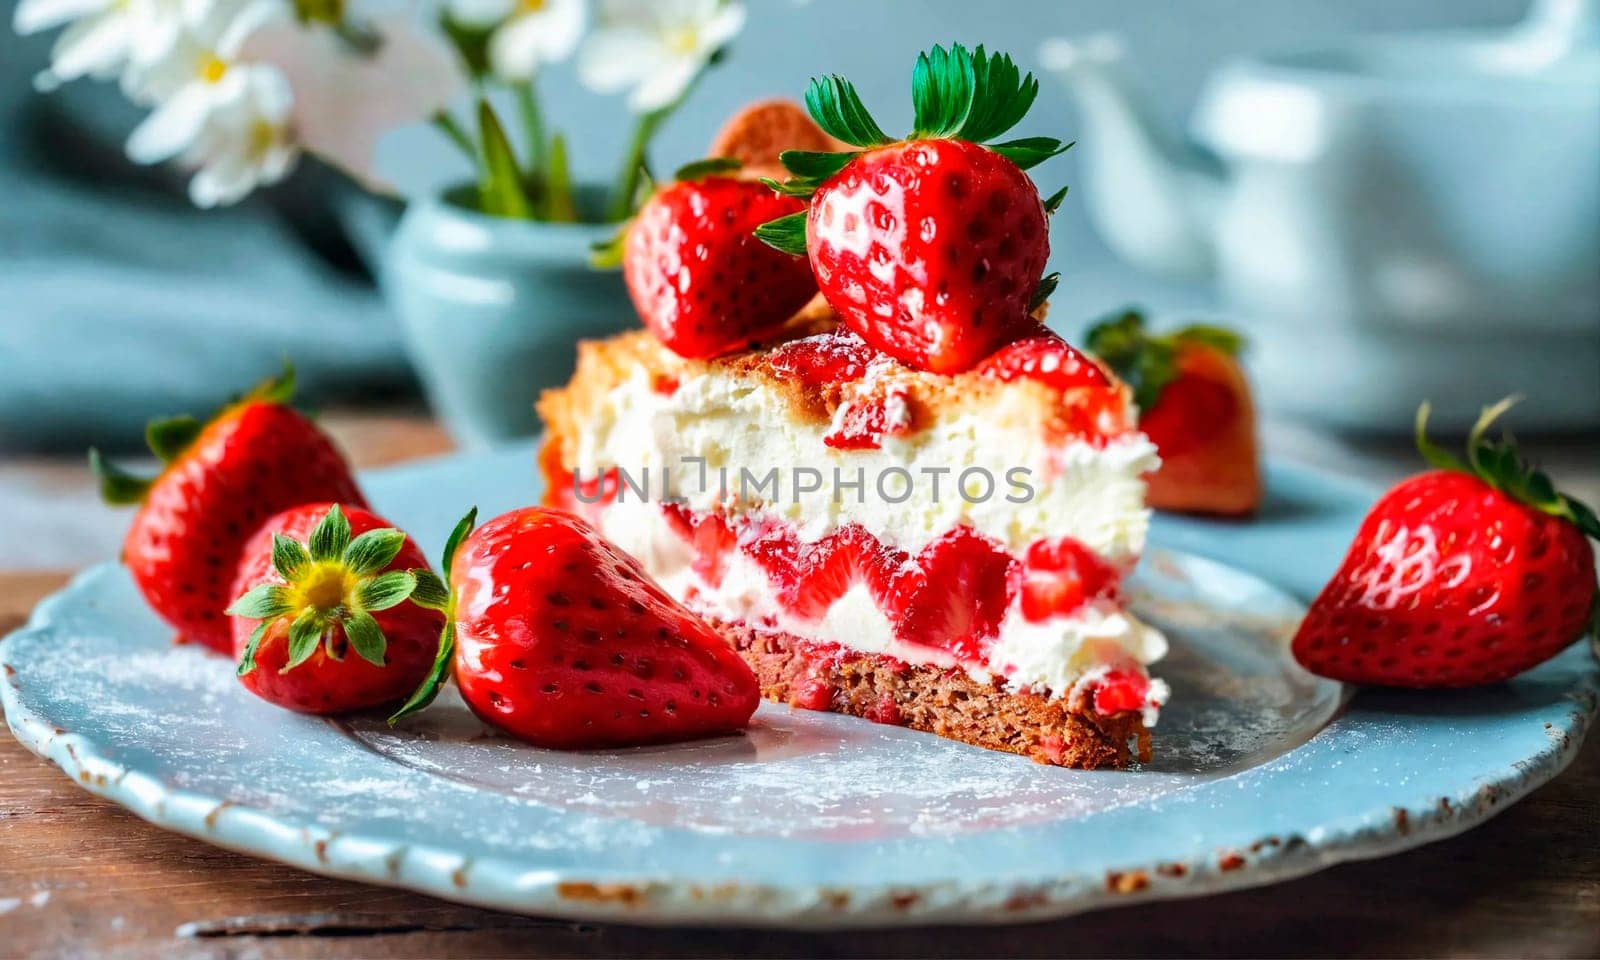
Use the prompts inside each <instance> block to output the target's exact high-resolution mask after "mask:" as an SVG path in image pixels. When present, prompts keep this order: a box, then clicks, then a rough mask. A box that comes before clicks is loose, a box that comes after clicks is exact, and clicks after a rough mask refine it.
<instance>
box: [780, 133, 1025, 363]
mask: <svg viewBox="0 0 1600 960" xmlns="http://www.w3.org/2000/svg"><path fill="white" fill-rule="evenodd" d="M806 245H807V250H808V252H809V255H810V259H811V266H812V268H813V269H814V270H815V272H816V278H817V285H818V287H819V288H820V289H821V291H822V293H823V295H824V296H825V297H826V298H827V300H828V303H829V304H830V305H832V307H833V308H834V310H835V311H837V312H838V313H839V316H840V318H841V319H842V320H843V321H844V323H845V325H846V326H848V327H849V328H850V329H852V330H854V331H855V332H856V333H858V334H860V335H861V337H862V338H863V339H864V340H866V341H867V342H868V343H869V344H872V345H873V346H875V347H877V348H878V349H880V350H883V351H884V352H885V353H888V354H889V355H890V356H893V357H895V358H896V359H898V360H901V361H903V362H905V363H907V364H909V365H911V366H914V367H917V368H919V369H923V370H931V371H933V372H935V373H955V372H959V371H962V370H966V369H968V368H970V367H972V366H973V365H974V364H976V363H977V362H978V361H980V360H982V359H983V358H984V357H986V356H988V355H989V354H991V353H993V352H994V351H995V349H996V348H997V347H999V346H1001V345H1002V344H1004V343H1007V342H1009V341H1011V340H1014V339H1016V338H1018V337H1020V336H1023V335H1025V334H1026V333H1027V332H1028V331H1030V330H1032V329H1034V328H1035V327H1036V323H1035V321H1034V320H1033V319H1032V318H1030V317H1029V315H1028V314H1029V301H1030V300H1031V299H1032V297H1033V294H1034V292H1035V290H1036V289H1037V288H1038V285H1039V279H1040V276H1041V275H1042V274H1043V273H1044V267H1045V261H1046V260H1047V259H1048V258H1049V255H1050V242H1049V238H1048V236H1047V225H1046V220H1045V210H1044V205H1043V203H1042V202H1041V201H1040V199H1039V193H1038V190H1037V189H1036V188H1035V187H1034V185H1033V181H1032V180H1030V179H1028V175H1027V174H1026V173H1024V172H1023V171H1022V170H1021V169H1020V168H1019V167H1018V166H1017V165H1016V164H1015V163H1012V162H1011V161H1010V160H1008V159H1006V158H1005V157H1002V156H1000V155H999V154H997V153H995V152H993V151H991V150H988V149H986V148H984V147H982V146H979V145H977V144H975V143H969V142H966V141H962V140H910V141H902V142H898V143H893V144H890V145H888V146H884V147H879V148H875V149H872V150H869V151H867V152H866V153H864V154H863V155H862V156H860V157H858V158H856V159H855V160H852V161H851V162H850V163H848V164H847V165H846V166H845V167H844V168H843V169H841V170H840V171H839V172H838V173H837V174H835V175H834V176H832V177H831V178H830V179H828V180H827V181H826V182H824V183H823V184H822V185H821V186H820V187H819V188H818V189H817V191H816V193H815V195H814V196H813V197H812V198H811V205H810V212H809V215H808V217H807V222H806Z"/></svg>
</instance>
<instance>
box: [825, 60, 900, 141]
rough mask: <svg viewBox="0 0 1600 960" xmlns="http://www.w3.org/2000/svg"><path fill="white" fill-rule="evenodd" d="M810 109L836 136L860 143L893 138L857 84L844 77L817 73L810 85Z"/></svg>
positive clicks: (826, 129)
mask: <svg viewBox="0 0 1600 960" xmlns="http://www.w3.org/2000/svg"><path fill="white" fill-rule="evenodd" d="M806 109H807V110H808V111H809V112H810V114H811V118H812V119H813V120H815V121H817V126H819V127H821V128H822V129H823V130H825V131H826V132H827V133H828V135H829V136H832V137H833V138H834V139H835V140H843V141H844V142H845V143H848V144H851V145H852V146H857V147H878V146H882V145H884V144H886V143H888V142H889V138H888V136H886V135H885V134H884V132H883V130H881V129H880V128H879V127H878V123H877V121H875V120H873V119H872V114H870V113H868V112H867V108H866V106H865V105H863V104H862V102H861V96H860V95H859V94H857V93H856V88H855V86H854V85H852V84H851V83H850V81H848V80H846V79H845V78H843V77H840V76H829V77H813V78H812V80H811V84H810V85H809V86H807V87H806Z"/></svg>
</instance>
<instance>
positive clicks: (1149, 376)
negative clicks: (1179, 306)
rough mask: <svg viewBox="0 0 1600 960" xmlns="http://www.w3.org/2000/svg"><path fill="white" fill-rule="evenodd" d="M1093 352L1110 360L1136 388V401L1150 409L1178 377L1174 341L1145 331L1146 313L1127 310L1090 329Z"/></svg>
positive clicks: (1129, 385) (1107, 361)
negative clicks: (1152, 335) (1150, 334)
mask: <svg viewBox="0 0 1600 960" xmlns="http://www.w3.org/2000/svg"><path fill="white" fill-rule="evenodd" d="M1086 344H1087V346H1088V348H1089V352H1090V353H1093V354H1094V355H1095V356H1097V357H1099V358H1100V359H1101V360H1104V361H1105V362H1106V365H1107V366H1109V367H1110V368H1111V369H1112V371H1113V372H1115V373H1116V375H1117V376H1118V377H1120V378H1122V381H1123V382H1124V383H1126V384H1127V385H1128V387H1129V388H1130V389H1132V390H1133V402H1134V403H1136V404H1138V405H1139V409H1141V410H1149V409H1150V408H1151V407H1153V406H1155V405H1156V402H1157V401H1158V400H1160V399H1161V391H1163V390H1165V389H1166V388H1167V384H1169V383H1171V382H1172V381H1174V380H1176V379H1177V378H1178V365H1177V351H1175V350H1174V349H1173V346H1172V344H1171V342H1170V341H1168V340H1167V339H1165V338H1162V337H1151V336H1149V335H1148V334H1146V333H1145V329H1144V315H1143V314H1141V313H1140V312H1139V311H1137V310H1124V311H1123V312H1122V313H1121V314H1118V315H1116V316H1114V317H1110V318H1107V319H1105V320H1102V321H1100V322H1099V323H1097V324H1095V325H1094V326H1093V327H1091V328H1090V329H1089V336H1088V339H1087V341H1086Z"/></svg>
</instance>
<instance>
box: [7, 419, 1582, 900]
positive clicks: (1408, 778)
mask: <svg viewBox="0 0 1600 960" xmlns="http://www.w3.org/2000/svg"><path fill="white" fill-rule="evenodd" d="M531 460H532V457H531V454H530V453H529V450H528V448H526V447H518V448H512V449H510V450H506V451H500V452H497V453H492V454H474V455H466V454H461V455H453V456H450V457H445V458H439V459H437V460H433V461H424V462H421V463H418V464H408V465H405V466H402V467H398V468H391V469H388V470H384V471H375V472H373V473H370V474H366V475H364V477H363V479H364V481H367V482H368V483H369V490H370V491H371V492H372V494H373V497H372V499H373V501H374V502H375V503H376V504H378V505H379V506H380V507H386V506H387V505H388V504H390V503H392V502H394V501H395V500H396V498H403V497H405V496H407V495H408V491H413V492H414V491H416V490H417V489H419V488H420V487H423V486H425V485H427V484H429V483H430V480H436V479H439V478H441V477H452V476H453V477H456V478H460V477H463V476H484V475H494V474H495V471H502V472H503V471H507V470H509V471H510V472H511V473H513V474H515V473H518V472H521V471H523V470H526V469H528V468H527V467H526V465H527V464H530V463H531ZM1268 487H1269V490H1270V491H1272V498H1271V500H1270V502H1269V504H1268V506H1267V508H1266V509H1265V510H1264V511H1263V515H1262V517H1261V518H1259V519H1258V520H1257V521H1256V522H1254V523H1251V524H1234V523H1216V522H1208V521H1201V520H1193V519H1184V518H1171V517H1160V518H1158V520H1157V523H1156V525H1155V529H1154V530H1153V535H1152V540H1153V542H1155V543H1157V544H1158V545H1160V546H1162V547H1166V548H1169V549H1174V550H1180V551H1184V552H1189V553H1194V554H1197V555H1199V556H1202V557H1205V558H1207V559H1213V560H1217V561H1219V562H1222V563H1224V564H1228V565H1232V566H1235V567H1238V568H1240V569H1242V570H1244V571H1246V572H1248V573H1251V574H1254V575H1256V576H1259V577H1262V578H1263V579H1266V580H1267V581H1268V582H1271V583H1274V584H1275V585H1278V586H1281V587H1282V588H1283V589H1285V590H1287V591H1288V592H1290V593H1292V594H1294V595H1296V596H1298V597H1300V598H1301V599H1308V598H1309V597H1310V596H1311V595H1312V594H1313V593H1314V592H1315V589H1316V587H1317V586H1318V585H1320V583H1321V582H1322V580H1324V579H1325V578H1326V577H1327V575H1328V574H1329V572H1331V570H1332V569H1333V567H1334V566H1335V565H1336V564H1337V563H1338V560H1339V559H1340V556H1341V555H1342V550H1343V548H1344V545H1345V544H1346V543H1347V542H1348V538H1349V537H1350V535H1351V534H1352V532H1353V530H1354V527H1355V525H1356V523H1357V522H1358V521H1359V519H1360V517H1361V515H1362V513H1363V512H1364V511H1365V509H1366V507H1367V506H1368V504H1370V502H1371V500H1372V499H1373V496H1374V491H1373V490H1371V489H1369V488H1367V487H1366V486H1364V485H1361V484H1356V483H1353V482H1350V481H1347V480H1343V479H1339V478H1335V477H1331V476H1329V475H1327V474H1323V473H1319V472H1316V471H1312V470H1309V469H1306V468H1301V467H1294V466H1288V465H1283V464H1273V465H1272V467H1271V469H1270V470H1269V483H1268ZM521 489H523V490H526V491H528V493H529V494H530V495H531V493H532V491H531V488H528V487H524V488H521ZM509 505H511V504H509V503H508V504H506V505H505V506H509ZM441 516H443V515H442V514H441ZM447 519H448V518H447ZM441 529H447V527H443V528H441ZM121 576H125V574H124V573H123V572H122V571H120V569H118V568H117V567H115V566H113V565H103V566H100V567H95V568H91V569H89V570H86V571H84V572H83V573H82V574H80V575H79V576H77V577H76V578H74V579H73V581H72V582H71V583H70V584H69V585H68V586H67V587H66V588H64V589H63V590H61V591H60V592H58V593H56V594H54V595H52V596H50V597H48V598H46V599H45V600H44V601H43V602H42V603H40V605H39V606H38V608H37V609H36V610H35V612H34V614H33V616H32V618H31V619H30V620H29V622H28V624H27V625H25V626H24V627H23V628H21V629H19V630H18V631H16V632H15V633H13V634H12V635H11V636H9V637H7V638H6V639H5V640H4V641H0V672H3V674H4V676H3V678H0V679H3V680H4V682H3V683H0V704H3V705H4V708H5V712H6V719H7V722H8V724H9V725H10V727H11V730H12V732H13V734H14V735H15V736H16V738H17V740H18V741H19V742H21V743H22V744H23V745H24V746H25V747H27V748H28V749H29V750H31V751H33V752H34V753H36V754H38V755H39V756H41V757H43V758H45V759H47V760H49V761H51V762H52V763H55V764H56V765H57V766H58V767H60V768H61V769H62V770H63V771H64V772H65V773H66V774H67V775H69V776H70V777H72V778H73V779H74V780H75V781H76V782H78V783H79V784H80V786H82V787H83V788H84V789H86V790H88V791H90V792H91V793H94V794H97V795H99V796H102V797H105V798H107V799H109V800H111V801H113V802H115V803H118V804H120V805H122V806H124V807H126V808H128V809H129V810H131V811H132V812H134V813H135V814H137V815H139V816H140V817H143V818H144V819H146V820H148V821H150V822H151V823H154V824H157V825H159V826H161V827H164V828H166V829H169V830H173V831H176V832H178V833H182V834H186V835H188V836H191V837H195V838H197V839H201V840H204V841H206V842H209V843H213V844H216V845H218V846H222V847H226V848H229V849H232V850H236V851H238V852H241V853H246V854H251V855H255V856H260V857H264V858H267V859H271V860H276V861H279V862H283V863H286V864H290V865H293V866H297V867H300V868H303V869H306V870H309V871H312V872H314V873H319V874H323V875H327V876H332V877H340V878H345V879H351V880H359V881H364V882H369V883H375V884H379V885H385V886H394V887H401V888H406V889H410V890H414V891H418V892H421V893H426V894H430V895H433V896H437V897H441V898H443V899H447V900H454V901H458V902H463V903H468V904H473V905H477V906H483V907H490V908H496V909H501V910H507V911H511V912H517V913H526V914H536V915H549V916H559V917H566V918H572V919H579V920H591V921H613V922H626V923H634V924H646V925H727V926H742V927H751V926H759V927H781V928H792V929H831V928H843V927H852V926H897V925H909V924H931V923H1007V922H1022V921H1036V920H1042V919H1048V918H1052V917H1060V916H1065V915H1069V914H1073V913H1078V912H1082V911H1086V910H1092V909H1095V908H1098V907H1104V906H1110V905H1120V904H1127V903H1131V902H1136V901H1141V900H1153V899H1167V898H1177V897H1187V896H1195V895H1200V894H1209V893H1216V892H1221V891H1225V890H1233V889H1240V888H1244V887H1250V886H1258V885H1262V884H1267V883H1272V882H1276V881H1280V880H1286V879H1290V878H1293V877H1298V876H1301V875H1304V874H1307V873H1311V872H1313V871H1315V870H1319V869H1321V868H1323V867H1327V866H1330V865H1333V864H1336V863H1340V862H1343V861H1348V860H1356V859H1365V858H1370V857H1376V856H1383V855H1387V854H1392V853H1396V852H1399V851H1401V850H1405V849H1409V848H1411V847H1415V846H1418V845H1421V844H1424V843H1429V842H1432V841H1435V840H1441V839H1444V838H1446V837H1449V836H1453V835H1455V834H1458V833H1460V832H1462V831H1464V830H1466V829H1468V828H1470V827H1472V826H1474V825H1476V824H1477V823H1480V822H1482V821H1483V820H1485V819H1487V818H1489V817H1491V816H1493V815H1494V814H1495V813H1497V812H1498V811H1500V810H1502V809H1504V808H1505V807H1506V806H1508V805H1509V804H1510V803H1512V802H1514V801H1515V800H1517V799H1519V798H1520V797H1522V796H1524V795H1525V794H1527V793H1528V792H1529V791H1531V790H1533V789H1535V788H1536V787H1538V786H1540V785H1542V784H1543V783H1545V782H1547V781H1548V780H1550V779H1551V778H1552V777H1554V776H1555V775H1557V774H1558V773H1560V772H1561V770H1563V769H1564V768H1565V767H1566V766H1567V764H1568V763H1570V762H1571V760H1572V758H1573V757H1574V756H1575V755H1576V753H1577V751H1578V749H1579V747H1580V746H1581V743H1582V741H1583V738H1584V735H1585V734H1586V733H1587V731H1588V728H1589V726H1590V725H1591V723H1592V721H1593V717H1594V714H1595V710H1596V703H1597V701H1600V668H1597V664H1596V657H1595V655H1594V654H1593V653H1592V652H1591V650H1590V646H1591V644H1589V643H1581V644H1575V645H1574V646H1573V647H1571V648H1569V649H1568V650H1567V651H1565V652H1564V653H1563V654H1562V655H1561V656H1559V657H1558V658H1556V659H1555V660H1552V661H1550V662H1549V663H1547V664H1545V665H1544V666H1542V667H1540V668H1538V669H1537V670H1535V671H1534V672H1533V673H1531V674H1528V675H1527V676H1526V677H1525V678H1523V679H1519V680H1518V681H1515V682H1514V683H1512V684H1506V685H1502V686H1501V687H1497V688H1491V689H1490V690H1487V691H1481V692H1478V691H1475V692H1466V693H1456V694H1448V695H1437V696H1435V695H1422V696H1423V697H1426V698H1428V699H1430V700H1432V702H1433V704H1434V705H1433V706H1429V705H1427V703H1425V702H1423V700H1421V699H1420V698H1419V696H1418V695H1407V694H1403V693H1381V692H1372V691H1366V692H1363V693H1362V694H1361V695H1359V696H1357V697H1356V698H1355V699H1354V700H1353V701H1352V702H1351V703H1350V704H1349V705H1348V706H1347V708H1346V709H1345V710H1344V711H1343V712H1341V713H1340V714H1339V715H1338V716H1336V717H1335V718H1334V719H1333V720H1332V721H1331V722H1330V723H1329V724H1328V725H1327V726H1326V727H1324V728H1323V730H1322V731H1321V732H1320V733H1318V734H1317V735H1316V736H1315V737H1313V738H1312V739H1311V740H1310V741H1308V742H1307V743H1304V744H1302V745H1300V746H1299V747H1296V748H1295V749H1294V750H1293V751H1290V753H1288V754H1285V755H1284V756H1283V757H1280V758H1278V759H1277V760H1274V761H1271V762H1269V763H1267V764H1264V765H1262V766H1260V767H1256V768H1252V769H1251V770H1247V771H1243V772H1241V773H1239V774H1237V775H1235V776H1233V777H1226V778H1223V779H1222V780H1219V781H1216V782H1214V783H1212V784H1208V785H1206V787H1205V788H1196V791H1192V792H1191V796H1192V795H1193V794H1194V793H1198V792H1203V790H1206V789H1220V788H1221V786H1222V785H1224V784H1228V783H1230V782H1231V781H1234V780H1236V779H1238V778H1240V777H1250V778H1253V779H1255V780H1257V781H1259V782H1258V783H1255V784H1252V785H1251V786H1253V787H1256V788H1264V789H1265V790H1266V798H1267V800H1268V801H1269V803H1268V804H1267V805H1265V807H1264V808H1263V809H1260V810H1256V811H1254V812H1252V813H1249V815H1247V816H1244V817H1242V818H1241V817H1240V816H1236V815H1234V813H1233V812H1232V811H1230V810H1228V809H1225V808H1224V809H1221V810H1219V811H1218V812H1216V813H1215V814H1214V815H1212V819H1211V820H1208V821H1207V822H1206V825H1207V830H1206V836H1205V837H1204V839H1203V840H1201V841H1199V842H1198V843H1196V844H1193V845H1191V846H1190V848H1188V849H1181V850H1180V849H1174V850H1172V851H1170V854H1171V855H1170V856H1162V857H1158V858H1150V857H1145V858H1137V857H1134V858H1129V859H1128V860H1127V861H1126V862H1121V861H1118V860H1117V858H1116V856H1115V855H1114V854H1107V853H1106V852H1105V851H1103V850H1102V851H1098V852H1096V853H1094V854H1092V855H1090V854H1086V855H1085V856H1083V857H1082V858H1081V859H1073V860H1071V862H1060V863H1058V864H1056V865H1054V866H1050V865H1045V866H1043V867H1040V866H1038V865H1029V866H1026V867H1022V866H1019V867H1018V868H1017V870H1016V871H1015V872H1014V874H1013V875H1011V876H1009V877H1006V878H1004V879H989V880H983V881H969V880H964V879H948V878H940V879H932V880H929V881H927V882H911V883H893V884H874V885H862V884H857V885H854V886H852V887H850V888H848V889H839V888H832V887H826V886H820V885H818V884H817V883H815V882H811V881H807V880H806V879H804V877H803V876H799V875H796V876H794V877H792V878H786V879H784V880H783V881H780V882H772V881H761V882H746V881H732V882H728V881H725V880H724V881H719V882H714V883H708V882H700V881H697V880H696V879H694V878H693V877H692V876H689V875H685V873H684V872H682V871H680V872H679V873H678V874H677V875H671V876H669V875H664V874H661V873H657V874H655V875H651V874H648V873H640V872H638V871H630V870H629V869H627V868H625V867H623V868H618V867H617V866H615V865H611V866H606V867H600V868H593V869H577V868H573V867H571V866H566V867H562V868H559V869H556V868H551V867H547V866H541V865H539V864H534V863H529V862H528V861H527V859H526V858H516V857H497V856H495V855H492V854H491V855H481V854H480V855H474V856H467V855H465V854H463V853H462V852H461V851H460V850H453V849H450V848H449V846H448V845H441V844H431V845H430V844H417V843H413V842H411V841H410V840H408V839H407V838H406V837H403V836H385V835H383V834H381V833H369V834H363V833H360V832H353V831H344V832H341V833H338V834H334V833H330V831H328V830H327V829H326V828H324V827H321V826H319V825H318V824H316V823H315V822H312V821H301V820H294V819H290V818H286V817H284V816H282V815H281V814H275V813H272V812H269V811H266V810H263V809H256V808H252V807H250V806H246V805H239V804H236V803H234V802H232V801H229V800H226V799H224V798H221V797H218V796H214V795H208V794H206V793H204V792H197V791H191V790H185V789H182V788H178V787H175V786H173V785H170V784H168V783H165V782H163V781H162V780H161V779H159V778H157V777H155V776H152V775H151V774H149V773H148V772H146V771H142V770H139V769H134V768H130V767H129V766H126V765H124V764H122V763H120V762H119V761H117V760H116V759H115V757H114V756H111V755H108V752H107V751H106V750H105V749H104V748H103V747H102V746H101V745H100V744H99V743H98V742H97V740H96V731H94V730H92V729H80V730H78V731H70V730H66V729H63V728H62V727H60V726H58V725H57V724H56V723H55V722H53V721H51V720H49V719H47V718H46V716H44V715H43V713H42V712H41V710H42V709H43V708H41V709H35V707H34V706H33V705H32V703H31V701H41V702H42V703H44V704H45V705H48V695H47V692H45V691H31V692H30V691H29V690H27V689H26V687H25V685H24V679H25V668H26V663H25V662H23V663H22V667H23V669H19V668H18V666H17V665H15V664H14V662H13V661H14V660H16V659H17V655H18V653H19V651H24V649H25V648H26V646H27V645H28V643H29V642H30V641H37V640H39V639H40V638H44V637H48V635H49V633H50V631H51V630H52V629H53V626H54V624H55V623H56V621H57V619H58V618H59V617H60V616H61V615H62V614H63V613H64V612H67V611H70V610H73V609H75V608H77V607H80V606H81V605H82V604H84V603H85V602H87V598H88V596H89V595H90V594H91V593H92V591H93V590H94V589H95V587H96V584H97V582H99V581H100V580H101V578H105V577H121ZM1530 692H1531V693H1530ZM41 698H42V700H41ZM1419 703H1422V704H1423V705H1422V706H1421V708H1419ZM1441 713H1442V714H1444V715H1445V716H1446V720H1447V721H1448V722H1441V719H1440V714H1441ZM1402 729H1403V730H1406V731H1408V732H1418V731H1420V734H1419V735H1425V736H1427V737H1431V738H1434V742H1436V743H1437V744H1438V745H1439V746H1440V747H1441V748H1442V749H1443V752H1442V753H1441V754H1439V755H1437V756H1430V757H1429V758H1428V762H1427V763H1426V764H1422V763H1419V762H1417V761H1418V760H1419V759H1420V758H1416V757H1410V758H1406V757H1395V756H1390V755H1386V754H1385V752H1384V737H1385V735H1386V732H1387V733H1390V734H1392V732H1393V731H1396V730H1402ZM1486 738H1487V739H1486ZM1289 758H1296V759H1295V762H1292V763H1289V762H1285V761H1287V760H1288V759H1289ZM1357 761H1364V762H1365V765H1364V764H1363V762H1357ZM1019 762H1022V761H1019ZM1312 770H1314V771H1317V772H1318V774H1319V776H1320V780H1317V781H1315V782H1313V778H1312V777H1311V776H1310V775H1309V773H1308V771H1312ZM1385 770H1387V771H1388V772H1389V773H1390V774H1391V775H1393V776H1395V777H1396V780H1395V782H1392V783H1390V782H1384V781H1383V776H1384V772H1385ZM1402 774H1403V775H1402ZM1375 777H1376V780H1377V781H1378V782H1374V779H1375ZM1237 786H1239V787H1240V788H1241V789H1243V788H1244V787H1245V786H1246V785H1245V784H1244V783H1240V784H1237ZM1148 813H1149V815H1151V816H1154V815H1155V813H1154V812H1148Z"/></svg>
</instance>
